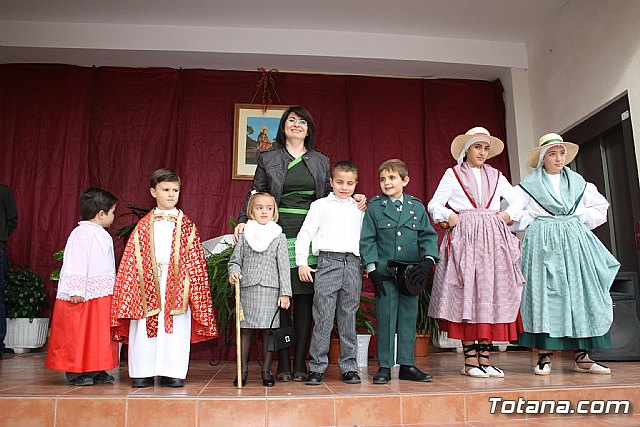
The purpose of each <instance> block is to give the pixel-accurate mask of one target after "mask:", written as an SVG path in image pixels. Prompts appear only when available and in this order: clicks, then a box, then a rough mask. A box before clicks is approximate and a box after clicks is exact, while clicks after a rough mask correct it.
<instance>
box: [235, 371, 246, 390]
mask: <svg viewBox="0 0 640 427" xmlns="http://www.w3.org/2000/svg"><path fill="white" fill-rule="evenodd" d="M248 375H249V373H248V372H243V373H242V387H244V386H246V385H247V376H248ZM233 386H234V387H238V376H237V375H236V377H235V378H234V379H233Z"/></svg>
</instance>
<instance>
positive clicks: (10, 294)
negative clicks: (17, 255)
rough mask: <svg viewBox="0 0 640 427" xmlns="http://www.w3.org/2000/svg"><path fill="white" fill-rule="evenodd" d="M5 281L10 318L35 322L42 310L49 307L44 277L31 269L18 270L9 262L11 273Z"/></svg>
mask: <svg viewBox="0 0 640 427" xmlns="http://www.w3.org/2000/svg"><path fill="white" fill-rule="evenodd" d="M5 279H6V280H5V304H6V307H7V317H8V318H10V319H15V318H18V317H23V318H28V319H29V320H30V321H33V318H34V317H38V314H39V313H40V310H42V309H43V308H45V307H47V306H48V305H49V302H48V300H49V294H47V292H46V291H45V288H44V283H43V280H42V277H41V276H39V275H38V274H36V273H34V272H33V271H31V269H30V268H24V269H21V268H17V267H15V266H14V265H13V262H9V272H8V273H7V276H6V278H5Z"/></svg>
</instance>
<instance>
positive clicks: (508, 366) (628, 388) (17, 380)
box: [0, 351, 640, 427]
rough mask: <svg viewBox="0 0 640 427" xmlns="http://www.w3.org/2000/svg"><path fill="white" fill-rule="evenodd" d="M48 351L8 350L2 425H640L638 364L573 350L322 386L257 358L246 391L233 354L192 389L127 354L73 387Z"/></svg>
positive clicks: (450, 357) (196, 376)
mask: <svg viewBox="0 0 640 427" xmlns="http://www.w3.org/2000/svg"><path fill="white" fill-rule="evenodd" d="M45 357H46V355H45V354H43V353H39V354H38V353H36V354H25V355H9V358H6V359H4V360H2V361H0V426H10V427H23V426H37V427H43V426H74V427H78V426H92V427H96V426H135V427H137V426H150V425H166V426H216V427H220V426H224V427H226V426H243V427H244V426H296V427H300V426H334V425H339V426H355V425H358V426H465V427H471V426H474V427H479V426H491V427H501V426H505V427H506V426H516V427H517V426H526V427H538V426H540V427H542V426H544V427H551V426H563V427H565V426H568V427H572V426H581V427H582V426H590V427H591V426H594V427H595V426H640V364H639V363H637V362H610V363H607V365H608V366H610V367H611V368H612V370H613V374H612V375H610V376H609V375H590V374H579V373H575V372H573V371H572V367H573V359H572V353H564V354H562V353H557V354H556V356H554V358H553V366H552V374H551V375H550V376H547V377H542V376H535V375H533V373H532V365H533V363H534V362H535V355H534V353H532V352H526V351H507V352H503V353H495V354H493V355H492V362H493V363H494V364H495V365H497V366H499V367H501V368H503V370H504V371H505V374H506V377H505V378H504V379H494V378H492V379H477V378H470V377H465V376H462V375H460V367H461V366H462V364H463V357H462V355H461V354H456V353H455V352H443V353H431V354H429V356H428V357H426V358H418V359H417V361H416V362H417V363H416V364H417V366H418V367H420V368H422V369H423V370H425V371H427V372H429V373H431V374H432V375H434V381H433V382H431V383H412V382H408V381H399V380H398V379H397V368H395V369H394V370H393V378H392V380H391V382H390V383H389V384H388V385H374V384H372V383H371V378H372V376H373V375H374V374H375V371H376V368H377V366H376V362H375V360H370V362H369V363H370V364H369V367H367V368H364V369H363V371H362V373H363V374H364V375H363V383H362V384H360V385H346V384H344V383H342V381H341V380H340V377H339V372H338V368H337V366H336V365H331V366H330V367H329V370H328V371H327V374H326V376H325V379H326V381H325V383H324V384H323V385H321V386H306V385H304V383H296V382H288V383H277V384H276V386H275V387H273V388H265V387H262V382H261V380H260V367H259V366H258V364H257V362H252V365H251V366H250V371H249V380H248V384H247V385H246V387H245V388H243V389H242V390H238V389H236V388H234V387H233V386H232V381H233V378H234V376H235V363H234V362H223V363H221V364H219V365H218V366H210V365H209V363H208V362H207V361H192V362H191V366H190V369H189V375H188V377H187V382H186V385H185V387H184V388H180V389H170V388H166V387H161V386H160V385H158V384H156V386H155V387H150V388H145V389H134V388H132V387H131V381H130V380H129V377H128V376H127V369H126V363H123V364H122V366H121V367H120V368H119V369H116V370H114V372H112V373H113V374H114V375H115V377H116V382H115V384H109V385H95V386H92V387H74V386H70V385H68V384H67V383H66V381H65V379H64V374H63V373H61V372H55V371H50V370H47V369H45V368H44V361H45ZM495 397H499V398H501V399H502V400H503V401H502V403H500V404H498V403H496V406H497V408H499V407H500V405H501V404H503V405H504V406H503V409H506V410H507V411H508V412H514V413H512V414H491V413H490V409H491V402H490V400H489V399H490V398H495ZM519 399H524V400H525V401H526V402H524V404H526V405H532V403H531V402H533V401H535V400H552V399H555V400H566V401H570V402H571V403H572V405H573V406H572V407H574V408H575V407H576V406H577V405H578V402H579V401H582V400H588V401H590V402H588V403H587V406H584V408H589V407H592V408H594V409H595V410H596V411H602V408H603V405H602V404H599V403H597V402H596V401H610V400H628V401H630V403H631V407H630V411H629V414H627V415H620V414H618V415H615V414H610V415H589V416H584V415H578V414H575V413H574V414H569V415H564V414H552V415H550V414H544V415H539V414H527V413H520V414H518V413H515V412H517V407H516V406H517V404H518V401H519ZM506 401H512V402H515V403H514V404H511V403H509V402H506ZM520 405H521V406H523V404H520ZM589 405H591V406H589ZM529 407H530V406H529ZM547 408H548V407H547ZM523 409H526V406H524V407H523ZM612 409H613V408H611V409H610V410H612Z"/></svg>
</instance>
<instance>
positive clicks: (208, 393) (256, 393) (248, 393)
mask: <svg viewBox="0 0 640 427" xmlns="http://www.w3.org/2000/svg"><path fill="white" fill-rule="evenodd" d="M266 395H267V392H266V390H265V387H242V389H239V388H236V387H233V386H232V387H229V386H227V387H219V386H210V387H205V388H204V389H203V390H202V391H201V392H200V394H199V395H198V396H199V397H207V398H210V397H213V396H221V397H263V398H264V397H266Z"/></svg>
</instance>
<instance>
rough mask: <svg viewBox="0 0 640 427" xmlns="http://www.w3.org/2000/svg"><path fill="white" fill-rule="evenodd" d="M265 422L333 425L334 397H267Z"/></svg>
mask: <svg viewBox="0 0 640 427" xmlns="http://www.w3.org/2000/svg"><path fill="white" fill-rule="evenodd" d="M267 424H268V425H269V426H270V427H273V426H278V427H280V426H283V427H284V426H292V427H299V426H309V427H311V426H333V425H335V424H336V422H335V412H334V398H333V397H322V396H316V397H312V398H306V397H302V398H294V399H291V398H273V399H267Z"/></svg>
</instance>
